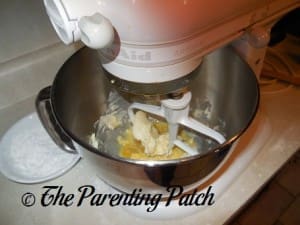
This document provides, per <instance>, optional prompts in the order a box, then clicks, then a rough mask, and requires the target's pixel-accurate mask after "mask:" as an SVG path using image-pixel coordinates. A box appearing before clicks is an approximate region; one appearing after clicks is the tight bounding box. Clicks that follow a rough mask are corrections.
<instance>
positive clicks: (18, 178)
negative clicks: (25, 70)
mask: <svg viewBox="0 0 300 225" xmlns="http://www.w3.org/2000/svg"><path fill="white" fill-rule="evenodd" d="M79 159H80V155H79V154H71V153H67V152H65V151H63V150H61V149H60V148H59V147H58V146H57V145H56V144H55V143H54V142H53V141H52V139H51V138H50V136H49V135H48V133H47V132H46V130H45V129H44V127H43V126H42V124H41V122H40V120H39V118H38V116H37V114H36V113H32V114H30V115H28V116H26V117H24V118H22V119H21V120H19V121H18V122H16V123H15V124H14V125H13V126H12V127H11V128H10V129H9V130H8V131H7V132H6V133H5V134H4V135H3V137H2V139H1V141H0V171H1V172H2V174H3V175H4V176H6V177H7V178H8V179H10V180H13V181H15V182H19V183H26V184H32V183H39V182H44V181H47V180H50V179H53V178H56V177H58V176H60V175H62V174H64V173H65V172H67V171H68V170H69V169H71V168H72V167H73V166H74V165H75V164H76V163H77V162H78V160H79Z"/></svg>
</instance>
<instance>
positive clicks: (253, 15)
mask: <svg viewBox="0 0 300 225" xmlns="http://www.w3.org/2000/svg"><path fill="white" fill-rule="evenodd" d="M44 3H45V6H46V9H47V13H48V15H49V18H50V21H51V22H52V25H53V26H54V28H55V30H56V32H57V34H58V35H59V37H60V38H61V40H62V41H63V42H64V43H65V44H70V43H72V42H75V41H78V40H80V39H81V40H82V42H83V43H84V44H85V45H87V46H88V47H90V48H94V49H98V50H99V54H100V55H101V63H102V66H103V67H104V69H105V70H106V74H107V76H108V78H109V79H110V82H111V84H113V85H114V86H115V87H116V88H117V89H119V90H121V91H125V92H130V93H133V94H138V95H165V96H167V97H166V98H167V99H164V100H163V101H162V102H161V103H162V104H161V107H152V106H149V105H148V104H140V103H134V104H133V105H132V106H131V107H130V109H129V115H130V119H131V120H132V119H133V109H139V110H143V111H146V112H148V113H152V114H155V115H159V116H160V117H165V118H166V120H167V122H168V124H169V147H168V148H169V149H171V148H172V147H173V144H175V145H178V146H180V147H181V148H182V149H184V150H185V151H186V152H188V153H189V154H190V155H193V154H194V153H195V150H193V149H190V148H189V146H186V145H185V144H184V143H183V142H181V141H179V140H176V136H177V133H178V124H181V125H184V126H185V127H188V128H191V129H193V130H195V131H197V132H198V133H202V134H204V135H205V136H207V137H210V138H211V139H213V140H216V141H217V142H218V143H219V144H222V143H224V141H225V137H224V136H223V135H222V134H220V133H218V132H217V131H214V130H213V129H211V128H209V127H207V126H205V125H203V124H201V123H199V122H197V121H196V120H192V121H191V119H192V118H189V116H188V113H189V111H188V108H189V107H188V105H189V101H190V99H191V93H190V92H188V85H189V83H190V82H192V81H193V71H194V70H196V68H197V67H198V66H199V65H200V64H201V59H202V57H203V56H205V55H206V54H207V53H209V52H211V51H212V50H214V49H217V48H219V47H221V46H224V45H226V44H228V43H230V42H233V41H234V40H236V39H238V38H240V37H242V40H243V41H242V42H241V41H239V42H238V43H237V44H236V46H238V48H239V49H240V50H241V51H243V53H244V54H245V58H247V57H249V54H251V57H252V61H254V63H252V64H253V65H252V68H253V70H254V71H255V72H256V73H257V74H259V72H260V69H261V65H262V61H263V57H264V53H265V47H266V46H267V44H268V42H269V39H270V34H269V32H270V28H271V26H272V25H273V24H274V23H275V22H276V20H278V19H279V18H280V17H281V16H283V15H284V14H285V13H286V12H288V11H290V10H291V9H292V8H293V7H295V5H297V3H299V2H298V1H295V0H294V1H293V0H290V1H284V2H283V1H280V0H279V1H269V0H264V1H257V0H247V1H242V2H241V1H236V0H233V1H231V2H229V3H226V4H228V5H227V7H223V6H222V5H221V4H219V3H218V1H209V2H207V1H198V0H194V1H193V0H176V1H170V0H167V1H122V2H120V1H96V0H89V1H83V0H77V1H69V0H61V1H60V0H44ZM245 51H246V52H245ZM253 56H254V57H253ZM253 58H255V59H254V60H253ZM168 98H170V99H168ZM193 152H194V153H193Z"/></svg>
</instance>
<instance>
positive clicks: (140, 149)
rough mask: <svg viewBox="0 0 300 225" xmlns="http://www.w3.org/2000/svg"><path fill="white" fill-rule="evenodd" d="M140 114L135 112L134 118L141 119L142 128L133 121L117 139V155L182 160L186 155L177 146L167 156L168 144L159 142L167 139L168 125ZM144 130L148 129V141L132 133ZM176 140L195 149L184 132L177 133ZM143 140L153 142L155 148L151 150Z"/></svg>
mask: <svg viewBox="0 0 300 225" xmlns="http://www.w3.org/2000/svg"><path fill="white" fill-rule="evenodd" d="M142 113H144V112H140V111H139V112H137V113H136V118H141V119H140V120H139V122H140V121H142V122H143V126H141V124H139V123H137V122H136V121H134V124H133V126H131V127H130V128H128V129H127V130H126V131H125V132H124V134H122V135H120V136H119V137H118V143H119V145H120V151H119V155H120V156H121V157H123V158H129V159H135V160H170V159H178V158H182V157H184V156H186V155H187V154H186V152H185V151H183V150H182V149H180V148H178V147H177V146H174V147H173V148H172V150H171V152H170V153H168V154H167V153H166V152H167V149H166V148H167V145H168V143H165V141H162V142H160V141H161V140H160V139H165V137H168V124H167V123H166V122H163V121H158V120H154V119H148V118H147V119H145V116H146V114H145V113H144V114H142ZM144 125H145V126H144ZM135 129H136V130H137V131H136V130H135ZM145 129H146V130H147V129H148V130H149V131H148V133H151V135H152V137H151V138H150V139H149V138H148V139H145V138H139V137H137V135H134V132H136V133H137V132H138V133H139V134H142V133H143V130H144V131H145ZM178 138H179V139H181V140H182V141H184V142H185V143H186V144H188V145H189V146H190V147H192V148H196V143H195V141H194V139H193V138H192V137H191V136H190V135H189V134H188V133H187V132H186V131H185V130H180V131H179V135H178ZM153 139H154V140H153ZM145 140H146V141H147V140H149V141H151V142H152V141H154V142H155V143H156V144H157V146H154V147H153V148H152V149H151V146H150V147H149V143H145V142H146V141H145ZM162 146H163V151H162ZM149 149H150V150H149Z"/></svg>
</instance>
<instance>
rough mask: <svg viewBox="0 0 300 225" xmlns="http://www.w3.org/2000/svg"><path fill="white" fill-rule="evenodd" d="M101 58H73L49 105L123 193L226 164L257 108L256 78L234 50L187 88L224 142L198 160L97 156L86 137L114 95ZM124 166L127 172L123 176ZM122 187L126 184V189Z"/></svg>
mask: <svg viewBox="0 0 300 225" xmlns="http://www.w3.org/2000/svg"><path fill="white" fill-rule="evenodd" d="M99 58H100V57H99V54H98V53H97V51H94V50H90V49H88V48H83V49H81V50H80V51H78V52H77V53H75V54H74V55H73V56H72V57H71V58H70V59H69V60H68V61H67V62H66V63H65V64H64V65H63V66H62V68H61V69H60V70H59V72H58V74H57V76H56V78H55V80H54V82H53V85H52V88H51V104H52V108H53V112H54V114H55V116H56V118H57V121H58V123H59V124H60V126H61V127H62V128H63V129H64V130H65V131H66V133H67V134H68V135H69V136H70V137H71V138H72V139H73V140H74V141H75V142H76V143H77V144H79V145H80V146H82V147H83V149H84V151H83V153H84V155H85V154H86V157H87V158H89V160H91V162H93V163H94V164H95V165H97V166H98V167H99V168H100V169H101V170H102V177H103V179H104V180H106V181H107V182H108V183H110V184H111V185H112V186H114V187H116V188H118V189H121V190H123V191H126V190H129V189H130V188H133V187H137V185H140V186H147V185H148V183H147V182H148V181H147V182H146V183H147V184H144V181H145V180H151V182H152V183H155V184H158V185H159V186H161V185H162V186H166V185H170V184H180V185H188V184H191V183H193V182H195V181H196V180H199V179H201V178H203V177H205V176H206V175H207V174H208V173H210V172H211V171H212V170H213V169H214V168H215V167H216V166H217V165H218V164H219V163H220V162H221V161H222V159H223V158H224V157H225V155H226V154H227V152H228V151H229V149H230V147H231V144H232V143H233V142H234V141H235V140H236V139H237V138H238V137H239V136H240V135H241V134H242V133H243V132H244V131H245V130H246V129H247V127H248V126H249V124H250V123H251V121H252V119H253V118H254V116H255V114H256V111H257V107H258V103H259V88H258V84H257V80H256V77H255V75H254V73H253V72H252V70H251V69H250V68H249V66H248V65H247V64H246V63H245V62H244V61H243V60H242V59H241V58H240V57H239V56H238V55H237V54H236V53H235V51H234V50H233V49H232V48H231V47H225V48H222V49H218V50H217V51H215V52H213V53H211V54H209V55H207V56H206V57H205V58H204V59H203V62H202V64H201V66H200V67H199V69H198V70H197V73H198V74H197V76H195V78H194V79H193V81H192V82H191V84H190V87H189V88H190V90H191V92H192V95H193V98H192V102H191V108H192V109H193V108H195V107H196V106H197V107H200V108H201V107H207V103H209V108H210V114H209V116H207V117H206V121H205V122H206V123H209V124H210V126H212V127H213V126H215V125H218V124H220V121H222V123H223V124H224V126H223V127H222V132H223V133H224V134H225V136H226V138H227V141H226V143H224V144H223V145H221V146H215V147H213V148H211V149H207V150H205V151H201V153H199V155H196V156H191V157H187V158H183V159H178V160H170V161H156V162H153V161H151V162H149V161H135V160H128V159H124V158H120V157H119V156H118V149H115V150H113V151H99V150H98V149H95V148H93V147H92V146H91V145H89V143H88V136H89V135H90V134H91V133H93V132H94V129H95V128H94V124H95V121H97V120H98V119H99V116H100V115H101V114H103V113H104V112H105V111H106V110H107V107H108V105H107V98H108V94H109V92H110V91H111V90H112V85H111V84H110V82H109V80H108V79H107V77H106V76H105V75H104V71H103V69H102V67H101V63H100V59H99ZM154 87H155V84H154ZM95 154H96V155H95ZM99 160H100V161H99ZM103 160H104V161H103ZM124 166H126V168H127V169H126V170H125V171H122V174H121V172H120V171H121V170H122V168H123V167H124ZM179 166H180V169H178V168H179ZM175 170H176V172H174V171H175ZM170 171H173V172H170ZM168 174H172V178H168V176H169V175H168ZM174 174H175V175H174ZM164 177H167V178H166V179H165V178H164ZM166 180H167V181H166ZM132 181H136V182H132ZM122 182H123V183H124V182H125V183H127V184H128V185H127V187H126V188H125V187H124V184H122ZM130 182H132V184H129V183H130ZM148 186H149V187H150V186H151V185H148ZM148 186H147V187H148ZM128 188H129V189H128Z"/></svg>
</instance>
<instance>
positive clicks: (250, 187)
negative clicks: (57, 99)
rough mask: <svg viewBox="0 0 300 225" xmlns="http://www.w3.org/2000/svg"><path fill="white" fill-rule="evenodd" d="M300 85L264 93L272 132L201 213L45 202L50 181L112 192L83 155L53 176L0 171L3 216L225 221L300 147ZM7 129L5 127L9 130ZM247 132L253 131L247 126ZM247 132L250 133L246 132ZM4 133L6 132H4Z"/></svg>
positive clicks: (22, 220)
mask: <svg viewBox="0 0 300 225" xmlns="http://www.w3.org/2000/svg"><path fill="white" fill-rule="evenodd" d="M34 99H35V95H33V96H30V97H28V98H26V99H24V100H22V101H19V102H17V103H15V104H12V105H9V106H7V107H5V108H2V109H1V110H0V122H1V123H3V121H9V122H7V123H4V124H5V128H6V129H7V128H8V127H9V126H10V125H12V124H13V123H14V121H16V120H17V119H18V118H20V117H22V116H25V115H26V114H28V113H30V112H33V111H34ZM299 101H300V89H299V88H298V87H290V88H286V89H285V90H284V91H279V92H276V93H265V94H264V93H262V96H261V104H260V109H259V110H260V112H263V114H264V115H265V116H266V117H267V118H268V120H269V121H270V124H271V135H270V136H269V137H268V138H267V140H266V141H265V144H264V145H263V147H262V148H261V149H260V151H259V153H258V154H257V155H256V157H255V159H254V160H253V161H252V162H251V164H250V165H249V166H248V167H247V168H246V169H245V170H244V171H243V172H242V173H241V174H240V176H239V177H237V178H236V179H235V181H234V182H233V183H232V184H231V185H230V186H229V188H228V189H227V190H226V192H225V193H224V194H223V195H222V196H221V197H220V198H219V199H217V200H216V202H215V204H213V205H212V206H208V207H207V208H206V209H204V210H201V211H200V210H199V212H198V213H196V214H193V215H191V216H187V217H185V218H183V219H176V220H175V219H174V220H161V221H160V220H154V221H153V220H149V219H141V218H137V217H135V216H133V215H131V214H129V213H127V212H126V211H125V210H124V209H123V208H121V207H120V206H117V207H111V206H108V205H104V206H101V207H95V206H90V205H88V204H83V205H81V206H80V207H76V206H71V207H65V206H48V207H42V206H41V205H40V204H39V202H38V200H40V198H39V196H40V195H41V193H43V192H44V191H45V190H43V188H42V187H43V186H45V185H57V186H63V190H64V191H65V192H66V193H75V192H76V189H77V188H78V187H80V186H82V185H92V186H94V187H95V188H96V190H97V193H109V192H110V189H109V188H108V186H106V185H105V184H104V183H103V182H102V181H101V180H100V179H99V178H97V177H96V176H95V174H94V173H93V169H92V168H91V167H90V166H89V164H87V162H86V161H85V160H84V159H82V160H81V161H80V162H79V163H78V164H77V165H76V166H75V167H74V168H73V169H72V170H71V171H69V172H67V173H66V174H64V175H63V176H61V177H59V178H57V179H54V180H52V181H49V182H45V183H40V184H34V185H28V184H27V185H25V184H19V183H14V182H12V181H10V180H8V179H6V178H5V177H4V176H3V175H1V174H0V187H1V192H0V201H1V205H0V218H1V223H3V224H7V225H9V224H14V225H19V224H31V225H33V224H44V225H52V224H83V223H87V224H118V225H119V224H128V223H131V224H141V223H143V224H145V225H147V224H170V223H171V224H195V221H201V223H202V224H224V223H226V221H228V220H229V219H230V218H232V217H233V216H234V215H236V213H237V212H239V210H241V209H242V207H243V206H244V205H245V204H246V203H247V202H248V201H250V200H251V199H252V197H253V196H254V195H255V194H256V193H257V192H258V191H259V190H261V189H262V187H263V186H264V185H265V184H266V183H267V182H268V181H269V180H270V179H271V178H272V177H273V176H274V174H275V173H276V171H278V170H279V169H280V168H281V167H282V166H283V165H284V163H285V162H286V161H287V160H288V159H289V158H290V157H291V156H292V155H293V154H294V153H295V152H296V151H297V150H298V149H299V147H300V139H299V137H300V117H299V115H300V104H299ZM3 132H4V130H2V134H3ZM246 133H247V132H246ZM246 133H245V134H246ZM0 135H1V134H0ZM27 192H31V193H33V194H35V196H37V202H36V204H35V205H34V206H32V207H25V206H23V205H22V204H21V197H22V195H23V194H24V193H27Z"/></svg>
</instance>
